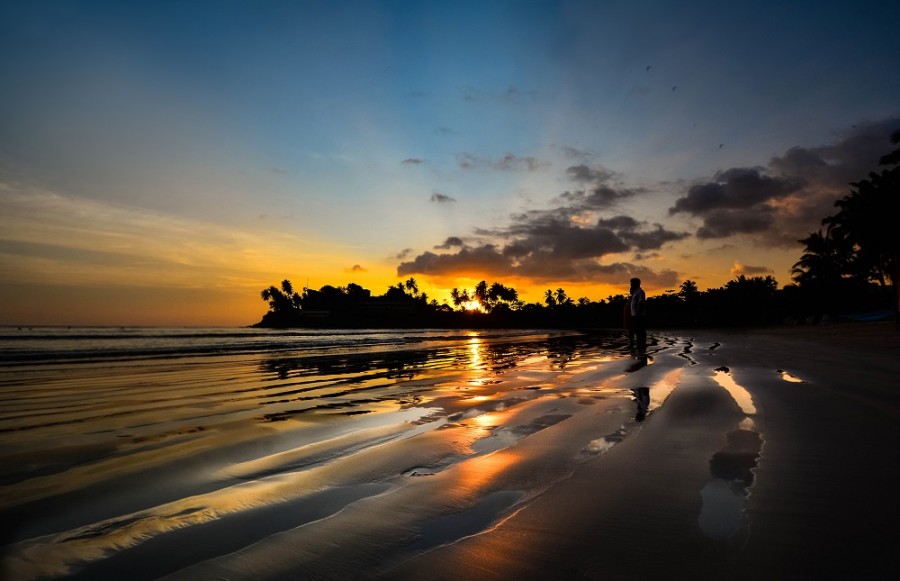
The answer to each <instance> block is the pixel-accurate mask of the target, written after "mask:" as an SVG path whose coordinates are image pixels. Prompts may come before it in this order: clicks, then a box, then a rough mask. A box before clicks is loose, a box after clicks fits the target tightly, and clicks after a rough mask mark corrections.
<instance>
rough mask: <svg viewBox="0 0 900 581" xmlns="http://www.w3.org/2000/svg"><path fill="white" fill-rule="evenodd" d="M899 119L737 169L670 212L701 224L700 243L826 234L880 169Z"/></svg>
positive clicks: (793, 241) (784, 241) (780, 241)
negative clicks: (857, 185)
mask: <svg viewBox="0 0 900 581" xmlns="http://www.w3.org/2000/svg"><path fill="white" fill-rule="evenodd" d="M897 128H900V118H896V117H895V118H890V119H886V120H883V121H879V122H872V123H859V124H857V125H856V126H854V127H853V128H852V129H851V130H849V131H848V132H846V133H845V134H843V135H842V136H841V137H840V138H839V139H838V140H836V141H835V142H834V143H832V144H829V145H824V146H820V147H799V146H798V147H792V148H790V149H788V150H787V151H785V152H784V153H783V154H782V155H780V156H776V157H773V158H772V159H771V160H770V162H769V164H768V166H767V167H765V168H731V169H728V170H726V171H723V172H719V173H717V174H716V175H715V176H714V177H713V179H712V180H710V181H709V182H707V183H703V184H699V185H695V186H693V187H691V188H689V190H688V192H687V194H686V195H685V196H683V197H681V198H679V199H678V200H676V202H675V205H674V206H672V207H671V208H670V209H669V214H670V215H674V214H678V213H684V214H688V215H691V216H695V217H699V218H702V220H703V224H702V226H701V227H700V228H699V229H698V230H697V236H698V237H699V238H707V239H709V238H725V237H728V236H732V235H737V234H743V235H748V234H749V235H752V236H754V238H756V240H757V241H758V242H759V243H761V244H764V245H770V246H783V247H791V246H796V245H797V240H799V239H800V238H803V237H804V236H806V235H807V234H808V233H809V232H813V231H815V230H817V229H819V228H821V220H822V218H824V217H826V216H828V215H831V214H833V213H834V212H835V211H836V210H835V208H834V202H835V201H836V200H837V199H839V198H841V197H843V196H845V195H847V194H848V193H849V192H850V189H851V187H852V186H851V185H850V183H851V182H855V181H859V180H861V179H864V178H865V177H866V176H867V175H868V174H869V172H872V171H878V169H879V167H878V160H879V158H880V156H882V155H884V154H885V153H886V152H887V151H889V150H890V149H891V147H892V146H891V143H890V134H891V132H892V131H894V130H896V129H897Z"/></svg>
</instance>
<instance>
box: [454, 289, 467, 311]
mask: <svg viewBox="0 0 900 581" xmlns="http://www.w3.org/2000/svg"><path fill="white" fill-rule="evenodd" d="M450 298H451V300H453V305H454V306H455V307H457V308H458V309H459V310H461V311H464V310H465V306H464V305H465V304H466V303H468V302H469V301H470V300H472V299H470V298H469V291H467V290H466V289H463V290H462V291H460V290H459V289H457V288H455V287H454V288H453V289H452V290H451V291H450Z"/></svg>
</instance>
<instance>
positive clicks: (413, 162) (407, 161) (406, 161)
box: [400, 157, 428, 165]
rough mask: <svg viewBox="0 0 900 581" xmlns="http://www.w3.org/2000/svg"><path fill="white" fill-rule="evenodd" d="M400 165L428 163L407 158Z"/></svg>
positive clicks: (415, 158) (414, 158)
mask: <svg viewBox="0 0 900 581" xmlns="http://www.w3.org/2000/svg"><path fill="white" fill-rule="evenodd" d="M400 163H402V164H405V165H422V164H424V163H428V162H427V161H425V160H424V159H419V158H417V157H407V158H406V159H404V160H403V161H401V162H400Z"/></svg>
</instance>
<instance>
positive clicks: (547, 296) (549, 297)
mask: <svg viewBox="0 0 900 581" xmlns="http://www.w3.org/2000/svg"><path fill="white" fill-rule="evenodd" d="M544 302H545V303H547V306H548V307H550V308H553V307H555V306H556V298H555V297H554V296H553V291H552V290H550V289H547V292H545V293H544Z"/></svg>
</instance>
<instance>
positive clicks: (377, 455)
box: [0, 325, 900, 579]
mask: <svg viewBox="0 0 900 581" xmlns="http://www.w3.org/2000/svg"><path fill="white" fill-rule="evenodd" d="M651 336H652V340H653V345H651V347H650V349H649V350H648V356H649V357H648V358H647V359H646V361H645V360H643V359H640V358H634V357H632V356H630V355H628V354H627V352H625V351H624V350H623V349H622V345H621V343H616V342H615V341H613V342H611V343H604V344H601V345H600V346H597V345H586V344H572V345H569V344H556V345H555V347H554V348H553V349H545V350H543V351H538V352H533V353H532V352H529V351H527V350H518V351H517V350H515V349H509V348H504V349H493V350H492V349H491V348H490V346H489V345H486V344H483V343H479V342H478V341H477V339H476V340H475V341H474V342H473V343H472V344H471V345H469V347H468V349H467V350H466V351H465V352H454V353H444V354H442V355H441V356H439V357H438V356H424V355H423V356H422V357H419V358H418V360H416V359H415V358H413V359H412V361H413V363H410V362H409V361H410V360H408V359H407V363H406V364H405V365H399V366H398V365H397V364H396V363H394V364H392V365H386V366H384V367H383V368H381V367H378V366H375V367H374V368H373V369H370V370H369V371H365V370H364V369H365V366H364V367H361V368H353V369H351V370H349V371H347V372H346V373H342V372H340V370H339V369H338V367H340V366H337V365H336V364H333V365H332V367H327V366H326V367H321V366H320V367H317V368H316V369H314V370H310V369H307V368H305V367H301V366H292V365H291V364H290V361H289V360H288V359H281V360H279V361H280V364H275V363H272V362H269V363H268V364H263V365H261V364H260V362H258V361H257V362H252V361H248V360H233V361H230V362H226V361H223V360H219V361H218V362H217V363H216V364H215V365H211V364H209V362H203V364H198V365H199V366H195V367H193V368H191V367H190V366H185V365H173V366H172V367H171V368H169V369H167V370H165V373H163V371H162V370H160V369H157V368H156V367H154V368H153V369H152V371H151V370H148V369H144V370H142V371H141V372H140V373H135V370H134V369H131V370H128V371H124V370H121V371H122V374H123V375H121V376H118V379H115V377H110V376H109V371H108V370H107V371H104V372H102V373H101V372H99V371H97V372H95V373H94V377H95V379H96V378H97V377H98V376H101V377H106V379H105V380H104V382H106V383H108V384H109V386H108V389H107V390H104V391H102V396H103V398H104V399H103V401H105V402H107V405H109V406H114V407H116V406H118V407H116V409H121V406H122V405H125V404H124V403H122V402H118V403H116V401H115V399H114V398H113V397H112V396H111V395H110V394H111V393H114V392H116V391H117V390H118V387H119V386H121V384H122V382H123V377H130V378H132V380H133V379H134V377H136V376H137V377H138V378H139V380H140V381H139V382H138V383H140V382H143V383H149V384H152V385H154V386H156V390H155V391H154V393H155V394H156V396H155V397H154V398H153V400H152V402H148V401H147V399H146V398H145V399H141V400H140V401H137V402H131V403H129V404H128V405H131V406H133V414H131V415H130V416H129V417H132V418H135V421H127V422H126V421H125V420H123V418H122V417H121V416H114V417H116V418H117V419H114V420H100V419H93V420H88V419H86V418H87V416H83V417H82V416H78V415H77V414H84V412H77V411H73V412H72V413H75V414H76V418H79V417H80V418H81V419H82V421H81V422H80V423H81V424H84V425H86V426H89V427H90V430H82V431H81V436H79V437H77V438H76V437H71V438H69V440H71V441H70V442H69V446H66V447H64V448H54V447H52V446H49V447H45V449H41V448H40V446H38V445H36V444H35V443H33V442H30V441H27V440H28V436H26V435H25V434H24V432H22V431H15V430H12V431H7V432H5V433H4V435H5V436H9V437H10V438H11V439H9V438H8V439H5V440H4V447H3V450H4V462H5V464H6V465H7V466H9V465H10V464H9V460H10V459H11V458H13V459H14V457H15V454H17V453H18V454H19V455H20V456H19V460H18V462H19V463H20V468H21V470H20V472H22V471H25V472H26V473H27V471H28V470H31V471H32V473H33V475H32V476H31V477H28V478H26V477H24V476H23V475H22V474H21V473H18V474H16V473H15V471H14V470H11V469H9V468H7V469H6V473H5V480H4V486H3V487H2V488H0V501H2V505H0V506H2V516H4V517H6V521H7V522H15V523H16V527H15V530H14V531H12V532H11V533H8V534H9V535H10V536H9V539H8V541H7V542H5V543H4V544H5V545H7V546H6V547H5V548H4V551H3V553H4V555H3V557H4V572H5V573H6V576H7V578H13V579H30V578H38V577H39V576H40V575H46V576H51V577H52V576H59V577H68V578H85V579H117V578H125V577H127V578H130V579H155V578H167V579H220V578H229V579H369V578H372V579H374V578H383V579H648V578H651V579H656V578H679V579H686V578H691V579H723V578H724V579H805V578H819V577H822V576H824V575H829V576H830V577H834V576H835V575H837V576H839V577H840V576H845V577H846V576H851V577H853V578H874V577H875V576H879V575H881V574H883V573H887V572H890V571H892V570H893V562H892V561H891V560H890V558H891V557H892V556H893V554H892V551H893V548H894V546H895V545H896V541H897V540H898V539H897V534H896V533H895V532H894V525H895V523H896V522H897V520H898V517H900V501H898V500H897V498H896V491H895V483H896V482H897V481H898V477H900V455H898V453H897V451H896V449H895V445H896V443H897V442H900V421H898V420H900V339H898V337H900V335H898V334H896V332H895V331H893V327H888V326H885V325H864V326H853V325H844V326H841V325H835V326H829V327H817V328H794V329H768V330H754V331H749V332H748V331H712V330H709V331H702V332H695V331H690V332H657V333H653V332H651ZM266 365H268V367H267V366H266ZM160 373H163V375H159V374H160ZM90 376H91V374H89V373H88V374H86V375H85V377H84V378H83V379H84V381H86V382H88V383H90V382H89V378H90ZM201 376H203V377H205V378H206V379H205V380H203V381H201V380H200V379H199V378H200V377H201ZM162 377H165V378H167V379H166V380H165V381H163V380H162ZM68 381H72V378H69V380H68ZM166 382H168V383H166ZM101 383H102V382H101ZM326 384H327V385H328V386H329V389H330V390H331V391H329V392H328V394H324V395H323V394H319V395H317V396H316V397H317V398H318V399H307V400H301V399H299V398H302V397H303V396H302V394H305V393H309V391H305V390H311V389H312V390H315V389H319V388H322V386H324V385H326ZM222 385H228V386H229V387H228V389H223V388H222V387H221V386H222ZM90 387H91V389H95V390H99V389H100V387H98V385H97V382H95V383H93V384H90ZM185 392H187V395H186V394H185ZM213 392H215V393H216V394H217V395H216V396H215V398H213V397H212V396H211V394H212V393H213ZM260 394H262V395H260ZM47 397H50V396H49V395H48V396H47ZM54 397H59V396H58V395H55V396H54ZM120 397H122V398H125V399H128V398H133V395H131V392H127V393H126V394H120ZM260 398H262V399H260ZM248 402H250V403H249V404H248ZM263 403H265V405H263ZM23 405H24V404H23ZM73 405H85V406H86V405H87V403H85V401H84V399H83V398H82V399H81V400H78V402H77V404H73ZM90 409H93V410H94V412H96V409H95V408H90ZM174 409H177V410H178V411H177V412H176V411H173V410H174ZM187 409H193V410H194V411H193V412H191V413H188V412H186V411H185V410H187ZM310 410H311V411H310ZM35 413H36V412H33V411H31V412H28V411H25V410H22V411H21V412H20V413H19V414H18V416H20V419H8V418H7V419H5V420H4V423H3V424H2V425H4V426H6V427H10V426H14V425H15V422H16V421H19V422H24V421H25V420H23V419H21V417H25V416H33V415H34V414H35ZM8 415H9V414H8V413H7V416H8ZM94 415H95V416H97V417H100V416H101V414H97V413H94ZM173 416H174V417H173ZM91 417H93V416H91ZM165 417H168V418H169V420H168V421H169V423H170V424H171V425H167V424H166V422H164V421H163V420H162V418H165ZM152 418H156V420H155V422H156V424H153V422H152V421H151V419H152ZM179 418H180V419H179ZM198 418H204V421H202V422H201V421H198ZM31 421H33V420H31ZM10 422H13V423H10ZM46 423H47V424H52V423H53V422H49V421H48V422H46ZM126 425H127V429H126ZM152 425H156V426H157V427H150V426H152ZM54 429H56V428H54V427H53V426H52V425H49V426H48V427H47V428H45V433H46V434H48V435H49V437H50V439H49V440H48V441H50V442H57V443H58V442H59V441H61V440H60V439H62V440H65V439H66V438H67V437H68V436H67V432H71V430H72V426H71V424H62V425H60V427H59V428H58V429H59V432H58V433H56V432H54V431H53V430H54ZM86 434H93V435H92V436H90V435H86ZM103 434H106V436H104V435H103ZM54 438H57V440H54ZM22 455H27V456H28V457H29V458H30V459H29V463H28V465H25V464H23V463H22V460H21V456H22ZM889 551H890V552H889Z"/></svg>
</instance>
